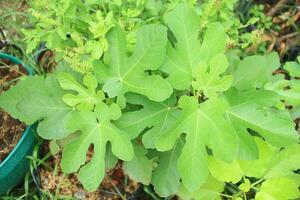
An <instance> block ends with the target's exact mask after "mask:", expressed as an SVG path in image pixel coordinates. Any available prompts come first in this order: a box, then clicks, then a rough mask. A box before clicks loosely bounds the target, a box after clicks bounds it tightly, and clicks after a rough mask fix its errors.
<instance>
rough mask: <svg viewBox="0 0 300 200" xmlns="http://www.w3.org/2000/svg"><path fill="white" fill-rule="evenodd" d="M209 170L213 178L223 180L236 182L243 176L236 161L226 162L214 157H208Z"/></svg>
mask: <svg viewBox="0 0 300 200" xmlns="http://www.w3.org/2000/svg"><path fill="white" fill-rule="evenodd" d="M220 169H222V170H220ZM209 171H210V173H211V174H212V176H213V177H214V178H216V179H217V180H219V181H223V182H232V183H237V182H239V181H240V180H241V178H242V177H243V172H242V170H241V168H240V165H239V163H238V162H237V161H233V162H232V163H226V162H223V161H221V160H218V159H216V158H213V157H210V158H209Z"/></svg>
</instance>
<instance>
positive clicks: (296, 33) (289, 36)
mask: <svg viewBox="0 0 300 200" xmlns="http://www.w3.org/2000/svg"><path fill="white" fill-rule="evenodd" d="M297 35H300V33H298V32H294V33H289V34H286V35H283V36H281V37H280V38H279V39H278V41H279V42H281V41H283V40H285V39H288V38H291V37H295V36H297Z"/></svg>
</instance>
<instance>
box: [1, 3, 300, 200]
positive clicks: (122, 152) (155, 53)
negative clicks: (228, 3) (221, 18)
mask: <svg viewBox="0 0 300 200" xmlns="http://www.w3.org/2000/svg"><path fill="white" fill-rule="evenodd" d="M91 2H92V1H91ZM164 18H165V24H163V23H155V24H147V25H142V26H140V27H139V28H138V30H137V32H136V44H135V46H134V47H133V48H132V50H128V48H127V45H128V42H127V40H126V33H124V31H123V29H122V27H121V26H119V25H118V24H116V25H114V26H113V27H112V28H111V29H110V30H109V31H108V33H107V34H106V38H107V43H108V49H107V51H106V52H104V57H103V58H102V59H95V60H93V62H92V63H91V69H92V70H91V71H89V73H86V74H81V73H77V72H75V71H73V70H72V69H71V68H72V67H71V68H70V67H69V64H68V63H66V62H60V63H59V64H58V66H57V69H56V70H55V71H54V72H53V73H52V74H47V75H46V76H41V75H36V76H33V77H27V78H25V79H24V80H21V81H20V82H19V83H18V84H17V85H16V86H15V87H12V88H11V89H10V90H8V91H7V92H5V93H4V94H2V95H1V96H0V107H1V108H3V109H5V110H6V111H7V112H9V113H10V114H11V115H12V116H13V117H15V118H17V119H19V120H21V121H24V122H26V123H27V124H32V123H34V122H36V121H38V122H39V125H38V129H37V133H38V135H39V136H41V137H42V138H44V139H48V140H54V141H56V140H61V139H66V138H68V140H67V141H68V142H67V144H65V145H64V146H63V147H62V148H63V150H62V162H61V167H62V170H63V171H64V172H66V173H73V172H78V177H79V180H80V181H81V183H82V184H83V186H84V188H85V189H86V190H88V191H93V190H96V189H97V187H98V186H99V185H100V183H101V181H102V180H103V177H104V175H105V169H106V168H112V167H113V166H114V165H115V163H116V162H117V160H118V159H120V160H123V169H124V171H125V172H126V173H127V174H128V175H129V176H130V177H131V178H133V179H135V180H136V181H138V182H141V183H143V184H145V185H149V184H152V185H153V186H154V189H155V191H156V193H157V194H158V195H159V196H161V197H168V196H170V195H173V194H177V195H179V196H180V197H182V198H183V199H221V197H222V196H223V197H230V198H240V197H244V198H246V195H247V193H251V194H253V193H254V196H255V199H258V200H260V199H280V200H283V199H296V198H298V197H299V196H300V192H299V190H298V187H299V186H300V175H299V174H298V173H297V170H298V169H299V168H300V146H299V134H298V133H297V131H296V130H295V124H294V122H293V119H296V118H298V117H299V109H297V108H298V107H299V104H300V98H299V86H300V82H299V79H298V78H295V77H299V70H300V66H299V64H298V63H296V62H290V63H287V64H286V65H285V66H284V69H286V70H287V73H290V76H291V77H293V78H291V79H290V80H285V79H284V77H283V76H280V75H275V76H274V75H272V73H273V72H274V71H276V70H277V69H278V68H280V67H281V66H280V62H279V58H278V56H277V54H276V53H271V54H268V55H264V56H262V55H254V56H248V57H245V58H243V59H239V58H236V57H233V56H230V55H231V54H227V48H226V41H227V39H228V36H227V34H226V31H225V29H224V26H223V24H222V23H220V22H213V23H209V24H207V26H206V27H201V26H200V23H201V17H200V15H198V14H197V12H196V11H195V9H194V8H193V7H191V6H190V5H187V4H178V5H177V6H176V7H175V8H174V9H171V11H169V12H167V13H166V14H165V16H164ZM95 50H97V47H95ZM287 86H289V87H288V88H287ZM25 91H26V92H25ZM290 104H292V105H293V109H291V110H286V109H285V105H290ZM91 146H92V147H93V156H92V158H91V160H90V161H88V162H87V159H86V154H87V152H88V151H89V149H90V147H91ZM228 187H231V189H230V192H228V190H225V188H228Z"/></svg>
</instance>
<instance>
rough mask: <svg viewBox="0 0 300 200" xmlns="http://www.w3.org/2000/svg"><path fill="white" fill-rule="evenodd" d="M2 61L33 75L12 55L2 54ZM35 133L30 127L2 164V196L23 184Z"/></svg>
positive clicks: (34, 142) (33, 128) (0, 175)
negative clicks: (11, 63)
mask: <svg viewBox="0 0 300 200" xmlns="http://www.w3.org/2000/svg"><path fill="white" fill-rule="evenodd" d="M0 59H7V60H10V61H11V62H13V63H15V64H18V65H23V66H24V67H25V68H26V70H27V71H28V74H29V76H31V75H32V74H33V72H32V70H31V68H29V67H28V66H27V65H25V64H23V62H22V61H20V60H19V59H17V58H15V57H13V56H11V55H8V54H4V53H0ZM34 132H35V126H34V125H33V126H28V127H27V128H26V130H25V132H24V133H23V135H22V137H21V139H20V141H19V142H18V143H17V145H16V146H15V148H14V149H13V151H12V152H11V153H10V154H9V155H8V156H7V157H6V158H5V160H4V161H3V162H2V163H1V164H0V196H1V195H3V194H5V193H7V192H8V191H9V190H10V189H12V188H13V187H14V186H16V185H18V184H19V183H21V182H22V180H23V179H24V176H25V175H26V173H27V172H28V170H29V159H28V158H27V156H28V155H31V154H32V151H33V148H34V145H35V144H36V137H35V134H34Z"/></svg>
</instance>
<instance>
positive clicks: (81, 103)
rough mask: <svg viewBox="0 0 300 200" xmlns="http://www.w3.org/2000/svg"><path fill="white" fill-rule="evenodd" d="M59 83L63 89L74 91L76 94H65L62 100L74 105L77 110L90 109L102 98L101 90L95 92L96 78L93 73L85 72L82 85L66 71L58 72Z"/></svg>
mask: <svg viewBox="0 0 300 200" xmlns="http://www.w3.org/2000/svg"><path fill="white" fill-rule="evenodd" d="M57 77H58V81H59V84H60V85H61V87H62V88H63V89H65V90H73V91H76V92H77V94H70V93H69V94H65V95H64V96H63V100H64V102H65V103H66V104H68V105H69V106H72V107H75V106H76V108H77V109H78V110H92V109H93V108H94V106H95V105H96V104H98V103H99V102H101V101H102V100H103V99H104V94H103V92H102V91H101V90H98V91H97V92H96V88H97V85H98V83H97V80H96V78H95V77H94V76H93V75H90V74H87V75H85V76H84V78H83V84H84V85H85V86H86V87H84V86H82V85H81V84H80V83H78V82H77V81H76V80H75V78H74V77H73V76H72V75H70V74H68V73H63V72H61V73H59V74H58V75H57Z"/></svg>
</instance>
